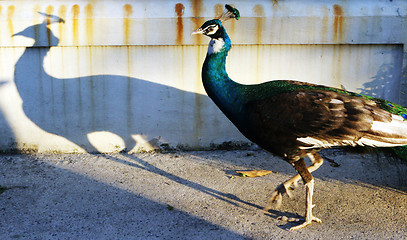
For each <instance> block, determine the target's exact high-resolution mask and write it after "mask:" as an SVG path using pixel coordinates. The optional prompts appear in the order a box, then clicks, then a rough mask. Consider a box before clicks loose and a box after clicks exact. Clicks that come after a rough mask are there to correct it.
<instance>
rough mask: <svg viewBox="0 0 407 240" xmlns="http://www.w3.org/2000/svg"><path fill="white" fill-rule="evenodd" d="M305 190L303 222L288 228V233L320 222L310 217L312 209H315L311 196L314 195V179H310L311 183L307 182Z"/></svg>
mask: <svg viewBox="0 0 407 240" xmlns="http://www.w3.org/2000/svg"><path fill="white" fill-rule="evenodd" d="M305 189H306V203H305V204H306V208H307V210H306V212H305V222H304V223H302V224H300V225H298V226H295V227H292V228H290V231H294V230H298V229H301V228H303V227H306V226H308V225H310V224H311V223H312V222H313V221H314V222H319V223H320V222H322V221H321V220H320V219H319V218H317V217H314V216H313V215H312V208H313V207H315V205H314V204H312V195H313V193H314V179H312V180H311V181H309V182H307V183H306V184H305Z"/></svg>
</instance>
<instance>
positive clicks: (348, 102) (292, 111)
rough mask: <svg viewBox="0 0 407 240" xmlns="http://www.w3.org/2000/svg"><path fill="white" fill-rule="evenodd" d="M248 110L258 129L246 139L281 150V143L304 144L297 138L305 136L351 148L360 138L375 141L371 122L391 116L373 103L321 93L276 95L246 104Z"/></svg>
mask: <svg viewBox="0 0 407 240" xmlns="http://www.w3.org/2000/svg"><path fill="white" fill-rule="evenodd" d="M248 110H249V113H250V115H251V116H250V121H252V123H254V125H255V126H257V127H256V128H257V129H260V131H255V133H253V134H252V136H250V137H252V138H255V139H263V138H268V139H269V140H267V141H266V142H267V143H266V144H265V145H269V144H274V145H276V144H277V145H280V147H283V148H285V147H284V146H283V145H284V144H285V146H286V147H289V146H291V147H295V146H296V145H297V147H299V146H298V144H302V145H304V144H303V143H299V142H298V141H297V138H306V137H312V138H314V139H318V140H321V141H323V142H325V143H327V144H328V145H330V143H331V144H332V145H337V144H338V142H346V143H349V141H352V142H355V143H354V144H353V145H355V144H357V143H356V142H357V141H358V140H359V139H361V138H362V137H370V138H371V139H373V138H374V139H376V140H377V141H378V140H379V139H380V136H377V134H378V133H377V132H374V131H372V130H371V128H372V124H373V122H374V121H380V122H384V123H390V122H391V121H392V116H391V114H390V113H388V112H387V111H385V110H382V109H380V108H379V107H378V106H377V105H376V103H375V102H374V101H371V100H366V99H362V98H359V97H354V96H349V95H346V94H342V93H337V92H332V91H325V90H297V91H293V92H289V93H283V94H279V95H276V96H273V97H270V98H267V99H263V100H257V101H253V102H250V103H249V104H248ZM272 139H278V140H277V141H273V140H272ZM263 142H264V140H263ZM305 145H306V144H305ZM343 145H346V144H343ZM349 145H352V144H349ZM263 147H264V146H263Z"/></svg>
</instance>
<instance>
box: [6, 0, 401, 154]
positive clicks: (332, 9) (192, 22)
mask: <svg viewBox="0 0 407 240" xmlns="http://www.w3.org/2000/svg"><path fill="white" fill-rule="evenodd" d="M276 2H278V3H276ZM230 3H232V4H234V5H235V6H236V7H237V8H238V9H239V10H240V12H241V15H242V18H241V19H240V20H239V21H235V20H232V21H229V22H226V23H225V26H226V29H227V31H228V33H229V35H230V37H231V39H232V43H233V48H232V51H231V52H230V54H229V58H228V63H227V70H228V72H229V75H230V76H231V78H232V79H234V80H236V81H238V82H242V83H260V82H264V81H267V80H273V79H297V80H303V81H308V82H313V83H320V84H326V85H330V86H335V87H341V86H343V87H345V88H346V89H347V90H352V91H356V92H359V93H364V94H368V95H373V96H377V97H382V98H386V99H388V100H391V101H394V102H397V103H401V104H404V105H407V104H406V103H407V98H406V97H405V95H404V89H405V83H406V78H407V47H406V42H407V40H406V39H407V22H406V20H407V18H406V16H407V2H406V1H397V0H393V1H378V0H369V1H316V0H315V1H311V0H306V1H230ZM222 4H223V3H220V2H218V1H113V0H112V1H107V0H105V1H55V2H49V1H31V0H30V1H28V0H27V1H1V2H0V150H3V151H7V150H15V149H19V150H30V151H40V152H85V151H89V152H96V151H98V152H112V151H120V150H123V149H127V150H140V149H143V148H144V149H146V148H148V147H149V145H150V144H151V145H162V146H170V147H177V146H183V147H187V148H206V147H209V146H210V145H211V144H215V145H216V144H221V143H223V142H225V141H232V142H247V140H246V139H245V138H244V137H243V136H241V135H240V133H239V132H238V131H237V130H236V129H235V128H234V127H233V126H232V125H231V123H230V122H229V121H228V120H227V119H226V118H225V117H224V116H223V115H222V114H221V112H220V111H219V110H218V109H217V107H216V106H215V105H214V104H213V103H212V102H211V101H210V99H209V98H208V97H207V96H206V94H205V91H204V89H203V87H202V84H201V79H200V72H201V66H202V63H203V61H204V58H205V54H206V48H207V47H206V45H207V43H208V41H209V39H207V38H205V37H198V36H191V35H190V33H191V32H192V31H193V30H194V29H196V28H198V27H199V26H200V25H201V24H202V23H203V22H204V21H205V20H207V19H211V18H213V17H215V16H218V15H220V13H221V12H222V11H223V5H222ZM41 13H42V14H41ZM46 15H48V17H47V16H46ZM50 15H52V17H49V16H50ZM57 17H59V18H62V19H63V20H64V22H58V21H57Z"/></svg>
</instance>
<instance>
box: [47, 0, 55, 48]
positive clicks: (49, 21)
mask: <svg viewBox="0 0 407 240" xmlns="http://www.w3.org/2000/svg"><path fill="white" fill-rule="evenodd" d="M45 12H46V13H47V14H48V15H52V14H53V13H54V7H53V6H52V5H49V6H48V7H47V9H46V10H45ZM46 21H47V25H48V27H47V43H48V46H51V44H52V43H51V29H49V25H50V24H51V19H50V18H49V17H47V20H46Z"/></svg>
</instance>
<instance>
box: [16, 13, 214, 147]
mask: <svg viewBox="0 0 407 240" xmlns="http://www.w3.org/2000/svg"><path fill="white" fill-rule="evenodd" d="M47 17H48V19H47V20H46V21H44V22H43V23H40V24H36V25H32V26H29V27H27V28H26V29H24V30H23V31H21V32H18V33H16V34H14V35H13V37H21V36H24V37H27V38H31V39H33V40H34V43H33V45H32V46H31V47H26V48H25V51H24V53H23V54H22V55H21V57H20V58H19V59H18V61H17V63H16V65H15V72H14V81H15V84H16V87H17V90H18V92H19V95H20V97H21V99H22V101H23V111H24V114H25V115H26V116H27V117H28V118H29V119H30V120H31V121H32V122H33V123H35V124H36V125H37V126H38V127H39V128H41V129H42V130H44V131H46V132H49V133H52V134H55V135H58V136H61V137H64V138H66V139H67V140H69V141H71V142H73V143H75V144H76V145H78V146H80V147H81V148H83V149H84V150H85V151H87V152H93V153H97V152H100V151H99V150H98V149H97V146H94V144H92V142H91V141H90V140H89V134H91V133H95V132H109V133H112V134H115V135H116V136H118V137H120V138H121V140H122V141H123V142H124V144H125V149H124V150H127V151H130V150H132V149H133V148H134V147H135V146H136V144H137V138H135V137H134V136H135V135H141V136H143V137H145V140H147V141H150V140H151V139H153V140H157V139H159V138H160V137H161V136H162V137H163V139H164V141H163V142H164V143H165V141H166V140H169V141H173V142H177V141H180V139H188V138H190V137H191V136H192V137H193V136H200V135H201V132H199V131H200V130H199V125H200V124H201V123H202V119H201V118H202V117H203V116H202V115H201V113H200V112H199V111H201V109H199V107H201V106H207V105H212V103H211V102H210V101H209V99H208V98H207V97H206V96H205V95H201V94H197V93H193V92H187V91H183V90H180V89H177V88H174V87H170V86H166V85H162V84H158V83H153V82H150V81H148V80H143V79H139V78H134V77H129V76H125V75H124V76H123V75H106V74H101V75H88V76H79V77H72V78H61V77H54V76H53V74H49V73H48V72H47V71H46V69H48V67H49V66H48V65H49V62H50V60H49V59H48V60H46V59H47V55H48V54H49V52H50V51H51V50H52V49H53V48H55V49H56V50H55V51H60V52H62V54H61V55H58V56H62V57H58V58H57V59H55V56H53V59H51V61H58V62H60V63H61V66H62V68H67V69H69V68H70V67H72V66H75V67H76V65H80V64H81V63H80V62H81V59H80V58H81V56H80V53H78V54H77V55H78V57H77V60H75V59H74V60H72V58H70V59H64V58H63V55H64V54H63V53H64V51H66V52H68V51H74V50H75V49H76V50H77V49H79V48H80V47H57V46H58V44H59V39H58V37H56V36H55V35H54V33H53V32H52V31H51V29H50V27H49V25H50V24H51V22H52V24H64V23H63V20H62V19H60V18H59V17H57V16H53V15H52V16H51V15H48V16H47ZM50 19H51V20H50ZM44 38H46V39H47V40H46V42H48V43H49V46H44V44H42V45H41V44H40V42H41V40H42V42H44ZM125 47H127V46H125ZM82 48H85V50H84V51H90V47H82ZM53 51H54V50H53ZM78 51H80V50H78ZM108 57H109V56H108ZM92 61H93V62H96V61H97V58H94V59H93V60H92ZM149 61H150V60H149ZM151 61H152V60H151ZM46 64H48V65H47V66H48V67H44V66H45V65H46ZM52 64H55V63H52ZM94 64H95V63H94ZM96 64H98V63H96ZM101 64H102V63H101ZM117 64H122V63H120V60H119V62H117ZM67 71H68V70H67ZM188 102H192V103H194V104H190V105H188V104H185V103H188ZM197 105H199V106H197ZM174 114H176V115H182V116H185V117H184V118H182V119H183V120H182V121H179V120H178V119H179V118H177V119H176V118H171V117H170V116H174ZM162 126H169V127H168V128H167V129H168V130H166V132H165V133H163V132H162V130H161V132H160V130H159V129H163V127H162ZM191 132H192V134H191ZM166 134H167V135H168V136H166ZM160 141H161V140H160ZM191 141H192V140H191ZM186 142H188V140H187V141H186Z"/></svg>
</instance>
